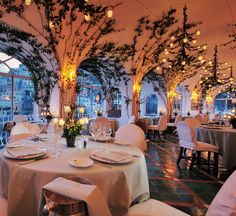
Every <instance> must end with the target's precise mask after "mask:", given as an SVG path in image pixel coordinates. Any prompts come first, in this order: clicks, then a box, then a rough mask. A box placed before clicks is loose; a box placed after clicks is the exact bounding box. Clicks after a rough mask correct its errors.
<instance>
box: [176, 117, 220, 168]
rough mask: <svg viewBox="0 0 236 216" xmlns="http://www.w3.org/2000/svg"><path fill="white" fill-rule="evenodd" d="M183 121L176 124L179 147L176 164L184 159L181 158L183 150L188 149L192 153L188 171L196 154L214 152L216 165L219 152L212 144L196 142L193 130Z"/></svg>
mask: <svg viewBox="0 0 236 216" xmlns="http://www.w3.org/2000/svg"><path fill="white" fill-rule="evenodd" d="M185 121H186V120H185ZM185 121H180V122H178V123H177V133H178V136H179V145H180V154H179V158H178V160H177V164H179V162H180V160H181V159H182V158H185V157H184V156H182V154H183V151H184V149H189V150H191V151H192V162H191V164H190V168H189V169H190V170H191V168H192V166H193V164H194V160H195V157H196V152H214V153H215V160H216V163H217V165H218V152H219V149H218V147H216V146H215V145H212V144H208V143H204V142H198V141H197V139H196V137H195V133H194V131H193V128H192V127H191V126H189V125H188V124H187V123H186V122H185ZM216 157H217V158H216Z"/></svg>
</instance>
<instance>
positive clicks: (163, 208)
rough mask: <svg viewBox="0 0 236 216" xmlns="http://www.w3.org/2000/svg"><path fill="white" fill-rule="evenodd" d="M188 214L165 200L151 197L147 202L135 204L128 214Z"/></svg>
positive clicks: (185, 215) (175, 215) (145, 215)
mask: <svg viewBox="0 0 236 216" xmlns="http://www.w3.org/2000/svg"><path fill="white" fill-rule="evenodd" d="M157 215H160V216H162V215H163V216H187V215H188V214H186V213H184V212H182V211H180V210H178V209H176V208H174V207H172V206H170V205H167V204H165V203H164V202H161V201H158V200H154V199H149V200H148V201H146V202H143V203H139V204H136V205H133V206H132V207H131V208H130V209H129V213H128V215H127V216H157Z"/></svg>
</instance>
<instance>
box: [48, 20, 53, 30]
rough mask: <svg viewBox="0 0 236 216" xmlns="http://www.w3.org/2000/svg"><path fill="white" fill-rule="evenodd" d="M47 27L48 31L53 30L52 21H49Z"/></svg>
mask: <svg viewBox="0 0 236 216" xmlns="http://www.w3.org/2000/svg"><path fill="white" fill-rule="evenodd" d="M48 26H49V28H50V29H53V28H54V23H53V21H49V24H48Z"/></svg>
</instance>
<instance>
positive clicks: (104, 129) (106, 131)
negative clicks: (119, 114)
mask: <svg viewBox="0 0 236 216" xmlns="http://www.w3.org/2000/svg"><path fill="white" fill-rule="evenodd" d="M111 133H112V129H111V125H104V126H103V127H102V134H103V136H104V137H105V138H106V143H107V141H108V139H109V138H110V136H111Z"/></svg>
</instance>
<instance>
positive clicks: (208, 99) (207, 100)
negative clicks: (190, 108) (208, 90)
mask: <svg viewBox="0 0 236 216" xmlns="http://www.w3.org/2000/svg"><path fill="white" fill-rule="evenodd" d="M212 102H213V97H212V96H211V95H207V96H206V103H207V104H209V103H212Z"/></svg>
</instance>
